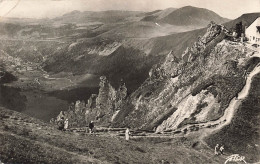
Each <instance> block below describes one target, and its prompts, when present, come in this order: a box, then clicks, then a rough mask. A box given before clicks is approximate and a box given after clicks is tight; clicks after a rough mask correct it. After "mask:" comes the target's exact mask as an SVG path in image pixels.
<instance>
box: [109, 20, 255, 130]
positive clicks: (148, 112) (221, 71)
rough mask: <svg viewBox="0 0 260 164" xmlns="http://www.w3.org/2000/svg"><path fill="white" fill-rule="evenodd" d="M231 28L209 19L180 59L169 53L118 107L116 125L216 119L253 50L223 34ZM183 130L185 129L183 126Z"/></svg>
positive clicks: (176, 125) (160, 126)
mask: <svg viewBox="0 0 260 164" xmlns="http://www.w3.org/2000/svg"><path fill="white" fill-rule="evenodd" d="M229 34H230V32H229V31H228V30H227V29H226V28H225V27H224V26H222V25H217V24H215V23H213V22H211V23H210V25H209V27H208V29H207V32H206V33H205V35H204V36H202V37H199V39H198V41H197V42H195V43H194V45H193V46H192V47H191V48H187V50H186V51H185V52H184V53H183V55H182V59H178V58H177V57H176V56H177V55H174V52H170V53H169V54H168V56H167V57H166V59H165V62H164V63H162V64H161V65H160V66H158V65H157V66H155V67H154V68H153V69H152V70H151V71H150V73H149V75H150V76H149V79H147V80H146V81H145V82H144V84H142V86H141V87H140V88H139V89H137V90H136V91H135V92H134V93H133V94H132V95H131V96H130V100H129V103H128V104H127V105H125V106H124V108H123V109H122V110H120V111H119V113H118V115H119V116H120V117H118V118H115V119H114V122H115V123H114V125H115V126H118V125H121V126H132V127H135V128H138V129H150V130H151V129H154V128H156V131H157V132H162V131H168V130H177V129H181V128H182V127H185V126H186V125H189V124H198V123H203V122H208V121H212V120H217V119H219V118H220V117H221V116H223V114H224V111H225V109H226V108H227V106H228V104H229V102H230V101H231V99H232V98H234V97H235V96H236V95H237V93H238V92H239V91H240V90H241V89H242V88H243V86H244V84H245V72H247V71H250V70H249V67H248V65H249V64H250V58H249V57H248V55H247V54H250V53H253V52H254V50H253V49H250V48H248V47H246V46H245V45H244V44H243V43H238V42H233V41H230V40H228V38H226V36H227V35H229ZM186 130H187V129H186Z"/></svg>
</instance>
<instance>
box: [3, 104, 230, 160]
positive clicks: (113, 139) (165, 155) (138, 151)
mask: <svg viewBox="0 0 260 164" xmlns="http://www.w3.org/2000/svg"><path fill="white" fill-rule="evenodd" d="M0 120H1V121H0V144H1V147H0V153H1V157H0V161H1V162H4V163H21V164H23V163H24V164H25V163H26V164H29V163H56V164H60V163H63V164H64V163H92V164H93V163H94V164H96V163H147V164H148V163H149V164H151V163H154V164H157V163H161V162H162V161H164V162H174V163H187V164H191V163H194V162H197V163H203V162H209V163H211V162H213V163H219V162H224V161H225V159H224V157H221V156H214V151H213V149H209V148H208V147H207V146H205V145H204V144H203V143H199V142H198V141H196V140H192V139H189V138H186V137H180V138H176V139H174V138H172V137H170V136H163V137H160V136H157V137H156V136H151V137H149V136H133V137H131V140H130V141H125V139H124V138H123V137H121V136H122V135H121V134H123V133H121V134H120V133H118V132H117V131H114V132H113V131H112V132H106V131H104V132H102V131H100V132H97V133H96V134H89V133H85V132H84V131H82V130H81V131H80V130H76V129H75V130H71V131H59V130H57V129H56V128H57V127H55V126H53V125H50V124H46V123H43V122H41V121H40V120H37V119H34V118H31V117H29V116H26V115H23V114H20V113H17V112H14V111H11V110H7V109H4V108H0ZM107 130H108V129H107ZM115 130H116V129H115ZM194 143H196V145H197V146H196V147H194V146H192V145H194ZM176 154H178V155H176Z"/></svg>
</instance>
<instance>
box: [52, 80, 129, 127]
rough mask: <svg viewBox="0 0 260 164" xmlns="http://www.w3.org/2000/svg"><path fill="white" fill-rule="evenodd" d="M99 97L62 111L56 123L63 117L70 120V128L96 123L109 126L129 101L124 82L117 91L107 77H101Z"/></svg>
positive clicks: (72, 105)
mask: <svg viewBox="0 0 260 164" xmlns="http://www.w3.org/2000/svg"><path fill="white" fill-rule="evenodd" d="M99 86H100V88H99V93H98V95H96V94H92V95H91V96H90V98H89V99H88V101H87V104H86V103H85V101H80V100H78V101H76V102H75V104H71V105H70V106H69V110H67V111H61V112H60V114H59V115H58V116H57V118H56V119H54V120H53V119H52V120H51V122H53V123H55V122H57V121H59V120H60V118H61V117H63V118H64V119H66V118H68V119H69V126H70V127H82V126H86V125H87V123H88V122H90V121H95V122H96V123H97V124H102V125H109V124H110V122H111V120H112V117H113V116H114V117H115V113H118V111H119V110H120V109H121V107H122V105H123V104H124V103H125V101H126V99H127V87H126V85H125V83H124V82H123V81H121V84H120V86H119V88H118V90H115V89H114V88H113V87H112V86H111V84H110V83H109V81H108V80H107V78H106V77H105V76H101V77H100V83H99Z"/></svg>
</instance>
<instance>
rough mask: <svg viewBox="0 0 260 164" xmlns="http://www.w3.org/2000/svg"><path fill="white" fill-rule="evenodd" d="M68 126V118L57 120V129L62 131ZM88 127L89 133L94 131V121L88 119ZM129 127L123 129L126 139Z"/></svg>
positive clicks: (128, 136)
mask: <svg viewBox="0 0 260 164" xmlns="http://www.w3.org/2000/svg"><path fill="white" fill-rule="evenodd" d="M68 127H69V120H68V119H67V118H66V119H64V118H63V117H62V118H61V119H60V120H59V121H58V129H59V130H62V131H66V130H68ZM88 128H89V133H94V132H95V125H94V121H90V123H89V124H88ZM130 135H131V133H130V129H129V128H126V130H125V139H126V140H127V141H128V140H129V139H130Z"/></svg>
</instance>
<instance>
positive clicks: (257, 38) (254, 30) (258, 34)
mask: <svg viewBox="0 0 260 164" xmlns="http://www.w3.org/2000/svg"><path fill="white" fill-rule="evenodd" d="M245 34H246V37H247V39H248V42H249V43H252V44H260V17H258V18H257V19H256V20H255V21H254V22H253V23H252V24H251V25H250V26H249V27H248V28H246V31H245Z"/></svg>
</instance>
